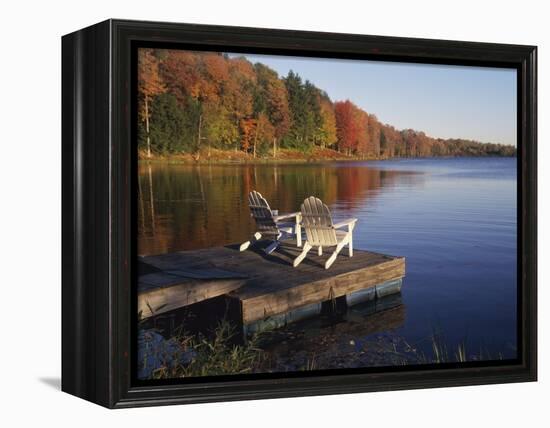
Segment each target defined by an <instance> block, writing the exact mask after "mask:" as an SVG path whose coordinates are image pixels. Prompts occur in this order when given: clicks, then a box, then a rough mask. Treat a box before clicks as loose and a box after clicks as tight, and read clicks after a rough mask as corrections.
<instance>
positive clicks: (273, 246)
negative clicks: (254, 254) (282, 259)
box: [264, 240, 281, 255]
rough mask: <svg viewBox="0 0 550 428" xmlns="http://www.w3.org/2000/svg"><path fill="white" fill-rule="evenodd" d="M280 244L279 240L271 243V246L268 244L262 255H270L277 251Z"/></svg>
mask: <svg viewBox="0 0 550 428" xmlns="http://www.w3.org/2000/svg"><path fill="white" fill-rule="evenodd" d="M280 243H281V242H280V241H279V240H277V241H273V242H272V243H271V244H269V245H268V246H267V247H266V248H264V253H266V254H268V255H269V254H271V253H272V252H273V251H275V250H276V249H277V247H278V246H279V244H280Z"/></svg>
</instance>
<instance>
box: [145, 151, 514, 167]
mask: <svg viewBox="0 0 550 428" xmlns="http://www.w3.org/2000/svg"><path fill="white" fill-rule="evenodd" d="M516 157H517V156H499V155H482V156H479V155H478V156H474V155H464V156H409V157H402V156H393V157H373V156H365V157H359V156H348V155H345V154H343V153H339V152H337V151H335V150H331V149H319V150H316V151H314V152H312V153H303V152H299V151H296V150H289V149H281V153H280V154H279V155H278V156H277V157H273V156H262V157H253V156H252V155H249V154H246V153H243V152H235V151H223V150H212V151H211V153H210V156H208V155H207V154H206V153H200V154H199V155H192V154H189V153H182V154H171V155H152V156H151V157H150V158H148V157H147V155H146V153H144V152H141V151H140V152H139V153H138V163H159V164H168V165H180V164H181V165H216V164H218V165H273V164H275V165H276V164H300V163H302V164H320V163H332V162H368V161H386V160H399V159H455V158H516Z"/></svg>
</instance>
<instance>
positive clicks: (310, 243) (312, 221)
mask: <svg viewBox="0 0 550 428" xmlns="http://www.w3.org/2000/svg"><path fill="white" fill-rule="evenodd" d="M301 212H302V227H303V228H304V229H305V231H306V242H305V243H304V249H303V251H302V252H301V253H300V255H299V256H298V257H296V259H295V260H294V267H296V266H298V265H299V264H300V263H301V262H302V260H304V258H305V257H306V255H307V253H308V251H309V250H311V249H312V248H313V247H317V251H318V254H319V255H320V256H321V255H323V247H334V246H336V249H335V250H334V252H333V253H332V255H331V256H330V257H329V258H328V260H327V261H326V262H325V269H328V268H329V267H330V266H331V265H332V264H333V263H334V261H335V260H336V257H337V256H338V253H339V252H340V251H341V250H342V248H344V247H345V246H346V245H347V246H348V250H349V256H350V257H353V228H354V227H355V223H356V222H357V219H356V218H351V219H348V220H344V221H340V222H338V223H336V224H334V223H333V222H332V216H331V215H330V211H329V209H328V207H327V206H326V205H325V204H324V203H323V202H322V201H321V200H320V199H318V198H315V197H313V196H310V197H309V198H307V199H306V200H305V201H304V203H303V204H302V207H301ZM345 227H347V230H339V229H343V228H345Z"/></svg>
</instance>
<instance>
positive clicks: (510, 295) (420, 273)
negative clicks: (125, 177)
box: [138, 158, 517, 367]
mask: <svg viewBox="0 0 550 428" xmlns="http://www.w3.org/2000/svg"><path fill="white" fill-rule="evenodd" d="M139 178H140V180H139V192H140V197H139V202H138V210H139V215H138V228H139V233H138V236H139V245H138V247H139V248H138V253H139V254H140V255H150V254H159V253H165V252H173V251H180V250H189V249H197V248H205V247H211V246H219V245H225V244H230V243H236V242H243V241H246V240H248V238H249V236H250V235H251V233H253V232H254V223H253V220H252V219H251V218H250V214H249V210H248V204H247V194H248V192H250V191H251V190H258V191H259V192H260V193H262V194H263V195H264V196H265V197H266V199H267V200H268V201H269V203H270V205H271V208H272V209H278V210H279V212H280V213H284V212H289V211H297V210H299V207H300V204H301V202H302V201H303V200H304V199H305V198H306V197H308V196H310V195H315V196H317V197H319V198H321V199H322V200H323V201H324V202H325V203H326V204H327V205H328V206H329V207H330V209H331V212H332V214H333V217H334V218H336V219H338V218H342V219H343V218H349V217H356V218H358V222H357V226H356V229H355V231H354V246H355V248H360V249H366V250H371V251H376V252H382V253H386V254H391V255H401V256H405V257H406V263H407V275H406V277H405V279H404V283H403V288H402V293H401V298H400V306H399V308H398V309H397V312H395V313H394V315H392V316H391V317H390V318H391V319H390V320H388V321H387V327H385V324H384V322H385V321H384V320H383V319H382V320H375V321H373V320H372V318H369V316H366V315H365V316H363V315H362V313H361V311H360V310H359V311H355V313H354V314H351V315H350V316H349V317H347V318H345V319H344V320H343V321H341V322H340V323H339V325H337V326H334V325H331V326H327V325H324V324H319V321H318V320H312V321H309V322H303V323H301V324H299V325H297V326H293V327H292V328H289V331H290V330H292V333H291V338H290V339H285V340H284V346H278V347H275V348H274V351H273V352H276V353H279V354H281V353H285V352H286V353H287V354H288V353H291V352H293V351H296V348H303V347H305V346H307V345H306V343H308V341H311V342H312V343H313V345H312V346H313V347H314V346H319V343H321V342H323V343H324V342H327V343H329V342H330V346H332V348H333V349H334V351H332V352H334V353H336V354H338V353H340V354H341V355H340V356H341V357H342V358H343V359H345V358H344V357H345V356H346V355H348V354H346V352H347V353H349V352H351V353H353V352H354V350H356V349H358V348H357V347H358V346H360V344H361V341H362V340H368V339H369V338H372V337H374V336H375V335H380V334H390V333H391V335H394V336H398V337H402V338H405V340H406V341H407V343H409V344H413V345H414V346H415V347H418V348H419V349H421V350H425V351H426V352H429V348H430V347H431V342H430V340H429V337H430V335H431V334H432V332H433V331H434V330H435V329H437V330H440V331H441V332H443V334H444V337H445V341H446V343H448V344H450V346H451V347H453V346H454V345H456V344H458V343H461V342H465V343H466V348H467V350H468V351H469V352H472V353H475V354H478V355H479V354H480V351H482V352H481V354H484V355H488V356H490V357H491V358H496V357H503V358H514V357H515V356H516V293H517V288H516V287H517V255H516V245H517V211H516V208H517V204H516V159H515V158H452V159H443V158H440V159H406V160H390V161H369V162H342V163H326V164H313V163H312V164H304V165H296V164H291V165H216V166H214V165H212V166H209V165H201V166H194V165H162V164H150V165H147V164H140V167H139ZM344 253H345V252H344ZM344 257H345V255H344ZM336 263H337V261H336ZM374 324H376V329H375V330H376V331H373V329H372V328H369V326H371V325H374ZM362 327H365V328H362ZM296 329H298V330H299V331H300V332H301V335H300V334H298V333H296ZM293 337H299V338H300V339H299V340H295V341H294V344H295V346H294V350H289V347H290V348H292V347H293V345H292V343H293V342H292V338H293ZM312 337H313V339H312ZM289 343H290V345H289ZM350 344H351V345H350ZM344 345H346V346H348V347H349V346H351V348H350V349H346V350H342V349H343V347H344V348H345V346H344ZM327 346H329V345H327ZM301 350H302V351H304V352H305V351H307V349H305V350H304V349H301ZM346 358H348V357H346ZM485 358H487V357H485ZM358 364H361V363H360V362H359V363H358ZM289 367H290V366H289Z"/></svg>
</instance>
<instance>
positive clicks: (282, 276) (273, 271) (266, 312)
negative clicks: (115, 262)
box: [138, 241, 405, 324]
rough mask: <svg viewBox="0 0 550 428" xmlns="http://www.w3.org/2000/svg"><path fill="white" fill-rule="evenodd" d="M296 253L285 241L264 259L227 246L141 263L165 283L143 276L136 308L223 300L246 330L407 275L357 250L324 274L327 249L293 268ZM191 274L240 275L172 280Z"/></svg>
mask: <svg viewBox="0 0 550 428" xmlns="http://www.w3.org/2000/svg"><path fill="white" fill-rule="evenodd" d="M327 250H328V251H327ZM300 251H301V249H300V248H297V247H296V245H295V243H294V242H292V241H287V242H285V243H284V244H283V245H281V247H279V248H278V249H277V250H276V251H275V252H274V253H272V254H271V255H266V254H265V253H264V252H263V251H262V250H261V248H259V247H253V248H252V249H248V250H246V251H244V252H239V250H238V246H236V245H234V246H232V245H230V246H227V247H215V248H207V249H200V250H195V251H182V252H176V253H169V254H161V255H154V256H146V257H140V262H141V263H145V264H147V265H149V266H152V267H153V268H156V269H158V270H159V271H160V272H163V274H164V275H166V283H165V284H162V281H159V275H160V274H149V275H143V276H141V277H140V280H139V285H138V296H139V297H138V300H139V302H140V304H139V307H140V308H148V305H146V304H145V302H146V301H147V299H150V298H151V296H153V295H154V296H155V301H154V304H155V305H156V306H157V307H161V311H165V310H167V309H166V308H168V307H169V308H170V309H174V308H176V307H178V305H179V306H186V305H189V304H191V303H196V302H198V301H201V299H207V298H211V297H215V296H219V295H222V294H227V295H228V296H230V297H231V298H233V299H237V300H239V301H240V304H241V308H242V317H243V323H244V324H248V323H251V322H255V321H257V320H261V319H264V318H266V317H269V316H271V315H276V314H280V313H284V312H288V311H290V310H292V309H295V308H298V307H301V306H304V305H308V304H312V303H319V302H322V301H326V300H330V299H333V298H336V297H340V296H344V295H346V294H349V293H352V292H356V291H358V290H363V289H366V288H370V287H374V286H376V285H377V284H381V283H383V282H386V281H389V280H393V279H398V278H402V277H403V276H404V275H405V259H404V258H403V257H395V256H388V255H385V254H379V253H373V252H369V251H364V250H355V251H354V255H353V257H348V255H347V254H346V251H345V250H344V251H343V252H342V253H341V254H340V255H339V256H338V258H337V259H336V262H335V263H334V264H333V265H332V266H331V268H330V269H328V270H326V269H324V262H325V260H326V259H327V258H328V257H329V256H330V254H331V251H330V249H326V250H325V252H324V255H323V256H318V255H317V254H316V252H315V251H313V250H312V251H310V254H308V256H307V258H306V259H305V260H304V261H303V262H302V263H301V264H300V265H299V266H298V267H296V268H294V267H293V266H292V261H293V260H294V258H295V257H297V256H298V254H299V253H300ZM189 269H191V270H192V269H199V270H204V271H206V272H208V270H209V269H211V270H213V271H216V270H219V269H221V270H224V271H228V272H233V273H235V274H236V276H239V275H240V278H238V277H236V278H212V279H210V280H209V279H191V278H187V279H185V278H184V280H183V281H182V282H180V283H178V281H177V280H175V279H174V275H173V274H172V273H173V272H177V271H179V272H182V271H183V272H185V270H189ZM168 272H172V273H168ZM152 275H157V277H156V278H155V279H156V282H155V284H151V282H153V281H151V280H149V281H147V276H149V277H150V278H152ZM155 293H156V294H155ZM163 305H166V306H163ZM149 306H150V303H149Z"/></svg>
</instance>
